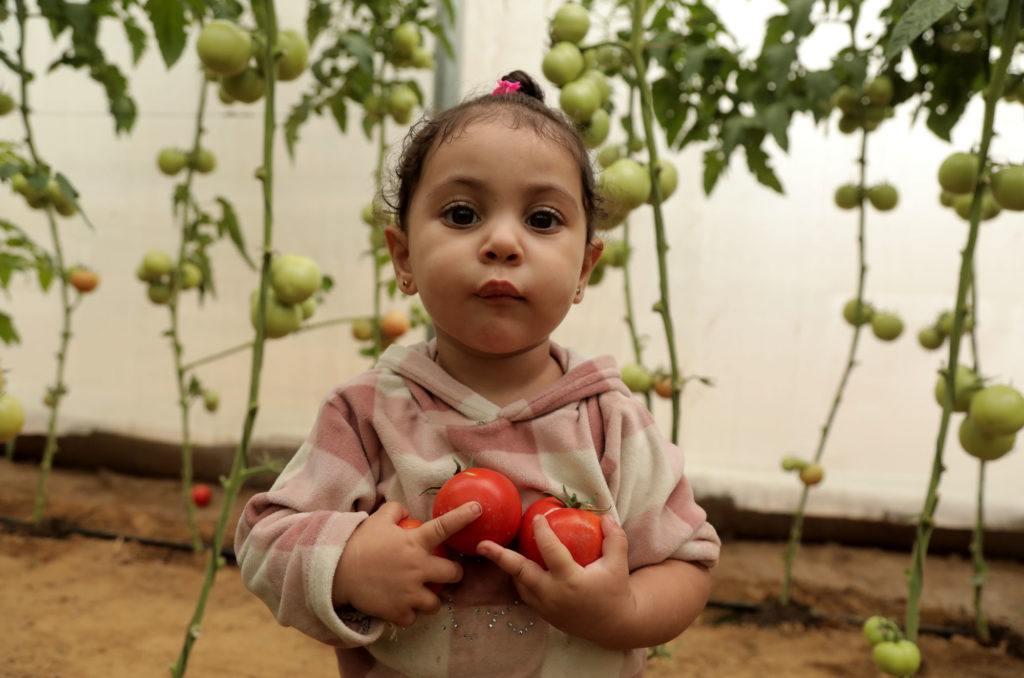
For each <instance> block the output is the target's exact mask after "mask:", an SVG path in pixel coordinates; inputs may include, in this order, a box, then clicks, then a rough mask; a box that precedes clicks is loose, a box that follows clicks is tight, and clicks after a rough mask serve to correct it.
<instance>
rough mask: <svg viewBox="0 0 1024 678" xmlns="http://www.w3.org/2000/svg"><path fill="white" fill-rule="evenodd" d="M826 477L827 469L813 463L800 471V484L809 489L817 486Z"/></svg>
mask: <svg viewBox="0 0 1024 678" xmlns="http://www.w3.org/2000/svg"><path fill="white" fill-rule="evenodd" d="M824 477H825V469H824V468H823V467H822V466H821V464H819V463H817V462H811V463H809V464H807V465H805V466H804V467H803V468H801V469H800V482H802V483H803V484H804V485H807V486H808V487H810V486H812V485H817V484H818V483H820V482H821V481H822V479H823V478H824Z"/></svg>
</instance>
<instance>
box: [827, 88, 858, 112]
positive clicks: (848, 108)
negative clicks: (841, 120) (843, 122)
mask: <svg viewBox="0 0 1024 678" xmlns="http://www.w3.org/2000/svg"><path fill="white" fill-rule="evenodd" d="M832 102H833V104H834V105H835V107H836V108H838V109H839V110H840V111H842V112H843V113H856V112H858V111H859V110H860V105H861V104H860V94H859V93H858V92H857V90H855V89H854V88H853V87H851V86H850V85H840V86H839V87H838V88H837V89H836V92H835V94H834V95H833V97H832Z"/></svg>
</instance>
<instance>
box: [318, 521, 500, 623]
mask: <svg viewBox="0 0 1024 678" xmlns="http://www.w3.org/2000/svg"><path fill="white" fill-rule="evenodd" d="M408 515H409V512H408V511H407V510H406V509H405V507H404V506H402V505H401V504H399V503H397V502H388V503H387V504H384V505H383V506H381V507H380V508H379V509H377V510H376V511H375V512H374V513H373V514H372V515H370V517H368V518H367V519H366V520H364V521H363V522H362V524H361V525H360V526H359V527H357V528H356V531H355V532H353V533H352V536H351V537H350V538H349V540H348V543H347V544H346V545H345V550H344V551H343V552H342V554H341V560H340V561H339V562H338V568H337V570H336V571H335V574H334V590H333V594H334V596H333V597H334V604H335V605H343V604H348V605H351V606H352V607H354V608H355V609H357V610H359V611H360V612H362V613H364V614H368V615H370V616H373V617H378V618H380V619H383V620H385V621H389V622H394V623H395V624H398V625H399V626H409V625H411V624H412V623H413V622H414V621H416V613H417V612H426V613H433V612H436V611H437V610H438V609H440V607H441V600H440V599H439V598H438V597H437V596H436V595H434V594H433V593H432V592H431V591H430V590H429V589H428V588H427V587H426V584H428V583H431V582H436V583H442V584H448V583H454V582H457V581H459V580H461V579H462V566H460V565H459V564H458V563H456V562H454V561H452V560H448V559H447V558H440V557H438V556H435V555H433V554H432V553H431V552H432V551H433V550H434V548H435V547H436V546H438V545H439V544H441V543H442V542H444V540H445V539H447V538H448V537H449V536H451V535H453V534H455V533H456V532H458V531H459V530H461V529H462V528H463V527H465V526H466V525H469V524H470V523H471V522H473V521H474V520H476V519H477V517H479V515H480V504H478V503H477V502H468V503H466V504H463V505H462V506H460V507H458V508H457V509H455V510H454V511H450V512H448V513H446V514H444V515H443V516H441V517H439V518H435V519H434V520H430V521H427V522H425V523H423V525H421V526H419V527H417V528H415V529H411V530H406V529H403V528H401V527H399V526H398V521H400V520H401V519H402V518H405V517H406V516H408Z"/></svg>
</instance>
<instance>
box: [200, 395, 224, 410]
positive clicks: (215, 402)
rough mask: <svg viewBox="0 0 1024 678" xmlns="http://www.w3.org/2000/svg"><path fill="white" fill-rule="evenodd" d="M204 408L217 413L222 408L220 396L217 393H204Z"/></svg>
mask: <svg viewBox="0 0 1024 678" xmlns="http://www.w3.org/2000/svg"><path fill="white" fill-rule="evenodd" d="M203 407H205V408H206V411H207V412H216V411H217V408H218V407H220V395H218V394H217V392H216V391H203Z"/></svg>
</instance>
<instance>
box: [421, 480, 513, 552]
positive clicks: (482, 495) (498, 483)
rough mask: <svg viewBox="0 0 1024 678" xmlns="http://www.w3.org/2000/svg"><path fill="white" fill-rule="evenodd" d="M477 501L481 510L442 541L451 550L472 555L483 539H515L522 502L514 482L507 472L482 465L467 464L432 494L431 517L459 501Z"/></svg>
mask: <svg viewBox="0 0 1024 678" xmlns="http://www.w3.org/2000/svg"><path fill="white" fill-rule="evenodd" d="M470 501H476V502H479V504H480V506H481V508H482V509H483V512H482V513H481V514H480V517H479V518H477V519H476V520H474V521H473V522H472V523H470V524H469V525H468V526H466V527H464V528H463V529H461V530H459V531H458V532H456V533H455V534H453V535H452V536H450V537H449V538H448V539H447V541H446V542H445V543H446V544H448V546H450V547H451V548H452V549H454V550H455V551H458V552H459V553H464V554H466V555H470V556H475V555H476V545H477V544H479V543H480V542H481V541H483V540H484V539H489V540H490V541H493V542H495V543H496V544H499V545H500V546H508V545H509V544H510V543H512V540H513V539H515V537H516V533H517V532H518V531H519V525H520V522H521V521H522V517H523V507H522V502H521V500H520V498H519V491H518V490H517V489H516V486H515V484H514V483H513V482H512V481H511V480H509V479H508V477H507V476H505V475H503V474H501V473H498V472H497V471H493V470H491V469H486V468H468V469H466V470H465V471H459V472H457V473H456V474H455V475H454V476H452V477H451V478H449V479H448V480H447V481H445V483H444V485H442V486H441V489H439V490H438V492H437V496H436V497H434V509H433V517H434V518H437V517H439V516H443V515H444V514H445V513H448V512H449V511H451V510H453V509H456V508H458V507H459V506H462V505H463V504H465V503H467V502H470Z"/></svg>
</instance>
